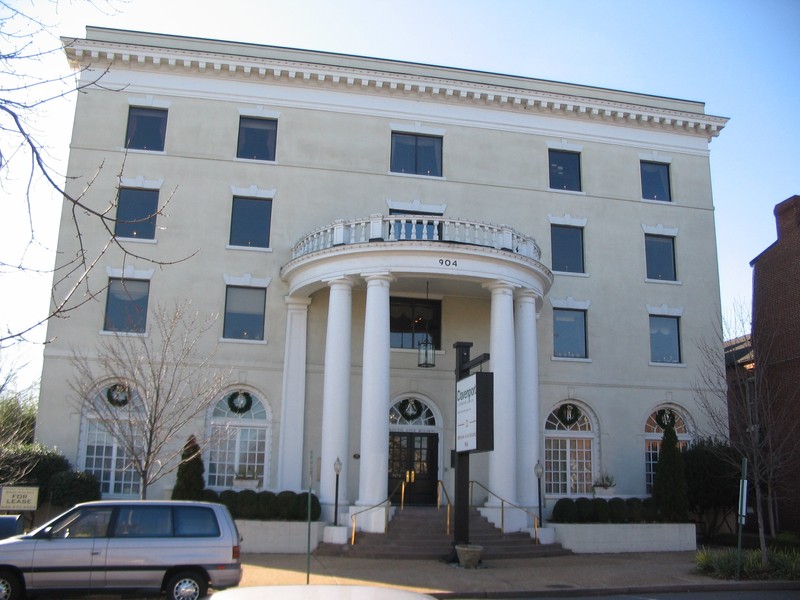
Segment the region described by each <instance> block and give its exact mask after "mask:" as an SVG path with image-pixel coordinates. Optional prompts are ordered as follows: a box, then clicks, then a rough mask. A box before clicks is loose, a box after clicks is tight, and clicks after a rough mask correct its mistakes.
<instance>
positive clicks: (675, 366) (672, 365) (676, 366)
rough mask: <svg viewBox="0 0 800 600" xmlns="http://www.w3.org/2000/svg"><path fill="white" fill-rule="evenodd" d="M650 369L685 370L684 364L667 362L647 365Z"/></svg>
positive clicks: (651, 362)
mask: <svg viewBox="0 0 800 600" xmlns="http://www.w3.org/2000/svg"><path fill="white" fill-rule="evenodd" d="M648 364H649V365H650V366H651V367H665V368H668V369H670V368H671V369H685V368H686V363H668V362H653V361H652V360H651V361H650V362H649V363H648Z"/></svg>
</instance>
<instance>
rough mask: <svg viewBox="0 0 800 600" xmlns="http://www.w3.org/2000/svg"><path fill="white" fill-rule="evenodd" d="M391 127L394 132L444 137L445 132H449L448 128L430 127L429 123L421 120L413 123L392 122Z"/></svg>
mask: <svg viewBox="0 0 800 600" xmlns="http://www.w3.org/2000/svg"><path fill="white" fill-rule="evenodd" d="M389 128H390V129H391V130H392V133H395V132H397V133H416V134H419V135H435V136H439V137H444V134H445V133H447V130H446V129H443V128H441V127H429V126H428V125H423V124H422V123H420V122H419V121H415V122H414V123H413V124H409V123H390V124H389Z"/></svg>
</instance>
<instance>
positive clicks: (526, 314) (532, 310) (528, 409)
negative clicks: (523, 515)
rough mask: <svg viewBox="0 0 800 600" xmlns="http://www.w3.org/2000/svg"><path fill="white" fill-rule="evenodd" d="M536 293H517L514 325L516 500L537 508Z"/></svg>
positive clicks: (537, 369) (537, 378)
mask: <svg viewBox="0 0 800 600" xmlns="http://www.w3.org/2000/svg"><path fill="white" fill-rule="evenodd" d="M537 297H538V296H537V294H536V293H535V292H533V290H521V291H519V292H517V295H516V299H515V311H514V317H515V318H514V324H515V328H516V342H517V498H518V500H519V503H520V504H521V505H522V506H527V507H531V506H538V505H539V497H538V488H537V480H536V473H535V472H534V470H533V469H534V467H535V466H536V460H537V459H538V458H539V350H538V343H537V338H536V299H537Z"/></svg>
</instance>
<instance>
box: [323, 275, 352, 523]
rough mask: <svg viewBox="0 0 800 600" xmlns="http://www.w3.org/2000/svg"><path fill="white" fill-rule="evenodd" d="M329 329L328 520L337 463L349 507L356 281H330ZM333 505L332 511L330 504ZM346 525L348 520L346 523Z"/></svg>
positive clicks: (326, 397)
mask: <svg viewBox="0 0 800 600" xmlns="http://www.w3.org/2000/svg"><path fill="white" fill-rule="evenodd" d="M328 286H329V287H330V299H329V301H328V329H327V332H326V337H325V376H324V383H323V391H322V451H321V459H320V460H321V466H320V470H321V472H320V481H319V492H320V503H321V504H322V505H323V507H324V508H325V509H326V510H325V512H326V513H330V514H326V515H325V519H326V520H327V519H329V518H330V519H332V518H333V512H332V511H333V506H334V504H335V502H336V496H335V494H336V473H335V471H334V468H333V464H334V463H335V462H336V459H337V458H338V459H339V460H340V461H341V463H342V470H341V473H340V475H339V506H341V507H346V506H347V505H348V500H347V471H348V467H347V466H348V463H349V460H348V459H349V454H350V451H349V447H348V440H349V438H350V366H351V360H350V353H351V340H352V335H351V326H352V322H353V316H352V313H353V310H352V307H353V281H352V280H350V279H348V278H345V277H342V278H339V279H335V280H332V281H329V282H328ZM327 505H329V510H327V509H328V506H327ZM345 524H346V522H345Z"/></svg>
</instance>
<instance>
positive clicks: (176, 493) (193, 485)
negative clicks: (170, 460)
mask: <svg viewBox="0 0 800 600" xmlns="http://www.w3.org/2000/svg"><path fill="white" fill-rule="evenodd" d="M205 470H206V469H205V466H204V465H203V457H202V456H201V455H200V445H199V444H198V443H197V438H195V437H194V435H191V436H189V439H188V440H187V441H186V445H185V446H184V447H183V452H182V453H181V464H180V465H179V466H178V474H177V476H176V478H175V487H174V488H172V499H173V500H200V499H201V498H202V497H203V490H204V489H205V487H206V483H205V479H204V478H203V473H205Z"/></svg>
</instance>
